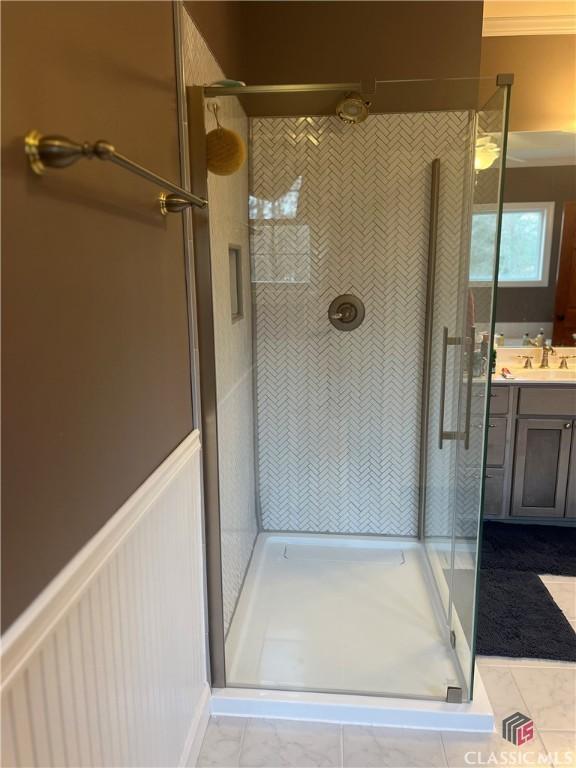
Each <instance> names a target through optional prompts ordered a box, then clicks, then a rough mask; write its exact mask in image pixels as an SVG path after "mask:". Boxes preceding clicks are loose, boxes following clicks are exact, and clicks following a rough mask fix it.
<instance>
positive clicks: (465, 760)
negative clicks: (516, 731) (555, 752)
mask: <svg viewBox="0 0 576 768" xmlns="http://www.w3.org/2000/svg"><path fill="white" fill-rule="evenodd" d="M442 741H443V743H444V751H445V753H446V760H447V762H448V766H449V768H467V766H470V765H484V766H486V765H523V766H524V765H527V766H532V765H547V763H546V762H543V761H542V758H543V756H544V755H545V754H546V751H547V750H546V747H545V746H544V743H543V741H542V740H541V739H540V737H539V736H536V738H534V739H533V740H532V741H530V742H528V743H527V744H524V745H522V746H521V747H516V746H514V745H513V744H510V742H508V741H505V740H504V739H503V738H502V737H501V736H500V734H499V733H477V734H474V733H443V734H442Z"/></svg>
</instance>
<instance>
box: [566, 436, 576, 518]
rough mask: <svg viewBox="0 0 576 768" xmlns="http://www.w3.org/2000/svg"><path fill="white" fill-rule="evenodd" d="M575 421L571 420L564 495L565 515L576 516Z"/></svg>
mask: <svg viewBox="0 0 576 768" xmlns="http://www.w3.org/2000/svg"><path fill="white" fill-rule="evenodd" d="M575 427H576V422H575V421H573V422H572V447H571V449H570V467H569V469H568V495H567V497H566V517H572V518H574V517H576V436H574V429H575Z"/></svg>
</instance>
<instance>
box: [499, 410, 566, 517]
mask: <svg viewBox="0 0 576 768" xmlns="http://www.w3.org/2000/svg"><path fill="white" fill-rule="evenodd" d="M571 437H572V422H571V421H566V420H564V419H518V423H517V432H516V464H515V467H514V488H513V497H512V513H511V514H512V516H513V517H564V512H565V505H566V487H567V484H568V464H569V460H570V443H571Z"/></svg>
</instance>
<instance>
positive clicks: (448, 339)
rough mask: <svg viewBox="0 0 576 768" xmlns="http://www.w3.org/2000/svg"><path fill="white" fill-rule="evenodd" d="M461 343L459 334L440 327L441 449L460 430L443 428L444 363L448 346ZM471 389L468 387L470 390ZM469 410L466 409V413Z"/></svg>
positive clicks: (457, 436)
mask: <svg viewBox="0 0 576 768" xmlns="http://www.w3.org/2000/svg"><path fill="white" fill-rule="evenodd" d="M461 345H462V339H461V338H460V336H448V328H446V326H444V327H443V328H442V364H441V369H440V415H439V419H438V422H439V424H438V448H440V450H442V448H443V447H444V440H458V438H460V437H462V435H461V433H460V432H449V431H446V430H445V429H444V412H445V410H446V364H447V362H448V347H450V346H452V347H458V346H461ZM471 391H472V390H471V389H470V392H471ZM469 412H470V410H469V409H468V413H469Z"/></svg>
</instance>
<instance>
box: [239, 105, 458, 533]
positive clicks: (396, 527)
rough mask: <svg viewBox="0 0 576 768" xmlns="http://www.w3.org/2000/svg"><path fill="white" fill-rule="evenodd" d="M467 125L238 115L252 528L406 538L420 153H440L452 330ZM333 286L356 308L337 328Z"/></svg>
mask: <svg viewBox="0 0 576 768" xmlns="http://www.w3.org/2000/svg"><path fill="white" fill-rule="evenodd" d="M468 128H469V115H468V113H466V112H450V113H447V112H444V113H422V114H396V115H373V116H371V117H370V118H369V119H368V120H367V121H366V122H365V123H362V124H360V125H357V126H346V125H344V124H343V123H342V122H340V121H339V120H338V119H337V118H335V117H318V118H310V117H307V118H272V119H260V118H257V119H252V120H251V181H250V191H251V199H250V215H251V219H252V221H251V224H252V235H251V252H252V279H253V300H254V310H255V322H254V328H255V354H256V393H257V402H256V415H257V454H258V477H259V504H260V512H261V520H262V525H263V528H264V529H265V530H284V531H315V532H334V533H359V534H363V533H366V534H386V535H395V536H412V535H415V534H416V532H417V503H418V459H419V430H420V397H421V385H422V360H423V333H424V311H425V295H426V273H427V244H428V218H429V186H430V163H431V161H432V160H433V159H434V158H435V157H441V158H442V164H443V168H442V184H441V201H440V223H439V248H438V251H439V257H438V258H439V262H440V264H441V267H440V272H441V274H442V280H443V281H444V283H443V285H441V286H440V287H439V288H440V290H439V293H438V296H437V303H438V304H439V305H440V306H443V307H444V316H445V320H446V323H445V324H449V325H452V327H453V325H454V323H455V322H456V316H457V312H456V305H457V296H458V280H459V275H458V267H459V249H460V245H461V243H460V238H461V234H462V232H461V220H462V200H463V195H464V187H465V175H466V174H465V170H466V166H467V148H468V141H469V138H468V137H469V130H468ZM342 293H354V294H356V295H357V296H359V297H360V298H361V299H362V301H363V302H364V304H365V306H366V319H365V321H364V323H363V324H362V325H361V326H360V327H359V328H358V329H357V330H355V331H353V332H349V333H345V332H341V331H338V330H336V329H335V328H333V327H332V326H331V325H330V323H329V322H328V317H327V311H328V306H329V304H330V302H331V301H332V299H333V298H335V297H336V296H337V295H339V294H342ZM441 461H442V462H444V463H446V458H445V457H441ZM440 468H441V467H440ZM448 485H449V484H448ZM447 493H449V488H448V489H447V488H446V487H444V485H443V486H442V487H441V488H440V489H439V490H438V492H437V493H434V492H433V493H432V498H431V499H430V500H429V505H430V510H431V512H430V513H429V514H430V516H431V518H432V519H433V520H434V524H432V523H431V524H430V527H431V530H432V531H433V530H436V529H438V530H440V529H442V530H444V529H445V528H446V526H448V524H449V520H448V507H447V503H446V501H447V497H446V494H447ZM436 515H437V516H438V521H437V522H436V521H435V518H436Z"/></svg>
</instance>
